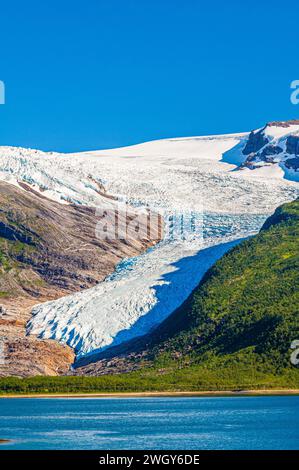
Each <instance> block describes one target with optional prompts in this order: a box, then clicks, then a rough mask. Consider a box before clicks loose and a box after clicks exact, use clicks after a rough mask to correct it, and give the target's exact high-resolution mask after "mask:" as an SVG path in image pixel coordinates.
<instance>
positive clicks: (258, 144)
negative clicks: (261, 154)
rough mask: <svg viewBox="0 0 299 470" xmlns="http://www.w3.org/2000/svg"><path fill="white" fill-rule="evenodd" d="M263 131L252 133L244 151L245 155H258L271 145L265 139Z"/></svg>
mask: <svg viewBox="0 0 299 470" xmlns="http://www.w3.org/2000/svg"><path fill="white" fill-rule="evenodd" d="M263 131H264V129H261V130H260V131H258V132H254V131H252V132H251V133H250V134H249V138H248V141H247V143H246V145H245V147H244V149H243V151H242V153H243V155H250V154H251V153H256V152H258V151H259V150H261V149H262V148H263V147H264V146H265V145H267V144H268V143H269V140H268V139H267V138H266V137H265V135H264V133H263Z"/></svg>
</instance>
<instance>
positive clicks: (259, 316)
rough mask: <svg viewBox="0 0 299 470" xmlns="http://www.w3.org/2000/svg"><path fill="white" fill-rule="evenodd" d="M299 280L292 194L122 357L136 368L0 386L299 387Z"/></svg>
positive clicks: (298, 230)
mask: <svg viewBox="0 0 299 470" xmlns="http://www.w3.org/2000/svg"><path fill="white" fill-rule="evenodd" d="M298 287H299V200H297V201H295V202H292V203H289V204H285V205H283V206H282V207H280V208H279V209H277V210H276V212H275V214H274V215H273V216H272V217H270V218H269V219H268V220H267V221H266V223H265V225H264V227H263V228H262V230H261V232H260V233H259V234H258V235H256V236H255V237H252V238H250V239H248V240H246V241H244V242H242V243H241V244H240V245H238V246H236V247H235V248H233V249H232V250H231V251H230V252H228V253H227V254H226V255H224V256H223V257H222V258H221V259H220V260H219V261H218V262H217V263H216V264H215V265H214V266H213V267H212V268H211V269H210V270H209V271H208V272H207V273H206V275H205V277H204V279H203V280H202V282H201V283H200V285H199V287H198V288H197V289H196V290H195V291H194V292H193V294H192V296H191V297H190V298H189V299H188V300H187V301H186V302H185V304H184V305H183V306H182V307H181V308H180V309H178V310H177V311H176V312H174V313H173V314H172V315H171V316H170V317H169V318H168V319H167V320H166V321H165V322H164V323H163V324H162V325H161V326H160V327H159V328H158V329H157V330H156V331H155V332H154V333H153V334H152V335H151V336H150V337H147V338H146V342H145V343H144V344H146V347H145V348H144V350H143V351H141V352H140V351H139V352H138V354H137V353H136V354H129V355H128V356H127V359H126V358H124V357H122V361H123V360H127V361H128V364H130V363H132V362H133V363H134V361H135V362H136V364H137V365H138V367H140V368H139V369H138V370H136V371H134V372H130V373H127V374H117V375H109V376H107V375H106V376H105V375H104V376H100V377H82V376H81V377H60V378H58V379H55V380H54V379H52V378H48V379H46V378H38V379H36V378H34V379H27V381H17V379H3V380H2V381H1V382H0V384H1V390H2V392H5V391H15V390H19V391H20V392H23V393H24V392H35V391H37V392H44V391H49V392H51V391H52V392H75V391H81V392H84V391H85V392H89V391H90V392H91V391H105V392H109V391H111V392H113V391H153V390H169V391H172V390H178V391H179V390H181V391H184V390H190V391H192V390H225V389H242V388H248V389H250V388H251V389H255V388H293V389H294V388H297V389H299V369H298V368H297V367H294V366H293V365H292V364H291V362H290V354H291V350H290V345H291V342H292V341H293V340H295V339H299V289H298ZM143 364H144V366H143V367H142V365H143ZM94 367H95V369H94V373H96V364H95V365H94ZM116 371H117V367H116ZM101 373H102V371H101ZM10 380H11V381H12V382H9V381H10Z"/></svg>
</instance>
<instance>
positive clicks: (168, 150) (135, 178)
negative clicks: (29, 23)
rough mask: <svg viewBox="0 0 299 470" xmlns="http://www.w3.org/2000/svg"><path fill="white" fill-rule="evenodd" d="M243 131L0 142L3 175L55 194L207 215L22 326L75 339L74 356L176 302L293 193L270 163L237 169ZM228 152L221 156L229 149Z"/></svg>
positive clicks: (127, 335)
mask: <svg viewBox="0 0 299 470" xmlns="http://www.w3.org/2000/svg"><path fill="white" fill-rule="evenodd" d="M246 138H247V134H236V135H227V136H208V137H192V138H181V139H165V140H162V141H154V142H148V143H145V144H140V145H136V146H131V147H126V148H122V149H113V150H105V151H96V152H85V153H81V154H69V155H66V154H57V153H51V154H49V153H43V152H38V151H32V150H24V149H14V148H7V147H5V148H4V147H3V148H0V179H3V180H5V181H9V182H11V183H13V184H17V185H18V184H19V183H20V182H23V183H24V182H25V183H26V184H28V185H29V186H30V187H32V188H33V189H35V190H36V191H41V192H42V194H43V195H44V196H46V197H49V198H53V199H55V200H58V201H60V202H62V203H76V204H86V205H90V206H101V207H102V206H103V203H104V202H105V203H106V204H108V203H110V204H111V206H113V204H114V201H113V199H111V198H110V196H111V195H112V196H116V197H117V198H118V199H120V200H127V201H128V202H129V203H130V204H132V205H134V206H147V207H150V208H152V209H153V210H160V211H162V213H164V214H165V217H166V215H167V214H171V213H178V214H185V213H190V212H194V213H196V214H199V213H200V214H202V213H203V214H206V215H205V216H204V217H205V220H204V224H203V230H200V231H199V232H201V233H198V236H194V234H192V236H191V237H187V239H186V240H184V239H179V238H178V239H176V238H174V239H168V238H166V239H165V240H164V241H163V242H161V243H160V244H159V245H157V246H156V247H155V248H153V249H151V250H149V251H148V252H147V253H145V254H143V255H141V256H140V257H138V258H137V259H133V260H127V261H125V262H123V263H122V264H121V265H120V266H118V268H117V270H116V272H115V273H114V274H113V275H112V276H109V277H108V278H107V279H106V281H104V282H102V283H100V284H99V285H98V286H96V287H94V288H93V289H90V290H87V291H83V292H79V293H77V294H74V295H70V296H67V297H64V298H61V299H59V300H56V301H54V302H47V303H44V304H40V305H37V306H36V307H35V308H34V309H33V312H32V318H31V320H30V321H29V323H28V327H27V332H28V333H30V334H35V335H38V336H40V337H42V338H52V339H56V340H58V341H61V342H65V343H67V344H69V345H70V346H72V347H73V348H75V350H76V352H77V355H78V357H80V356H81V357H82V356H83V355H86V354H90V353H94V352H95V351H98V350H102V349H103V348H107V347H109V346H112V345H116V344H119V343H121V342H123V341H126V340H128V339H131V338H133V337H134V336H138V335H141V334H144V333H146V332H148V331H149V330H150V329H151V328H153V327H154V326H155V325H156V324H157V323H159V322H161V321H162V320H163V319H164V318H166V317H167V316H168V315H169V314H170V313H171V312H172V311H173V310H174V309H175V308H176V307H178V306H179V305H180V304H181V303H182V302H183V301H184V300H185V299H186V298H187V296H188V295H189V294H190V293H191V291H192V290H193V289H194V287H195V286H196V285H197V284H198V282H199V281H200V279H201V278H202V276H203V274H204V273H205V271H206V270H207V269H208V268H209V267H210V266H211V265H212V264H213V263H214V261H216V260H217V259H218V258H219V257H220V256H222V254H223V253H225V251H226V250H228V249H229V248H230V247H231V246H233V245H234V244H235V243H237V241H238V240H239V239H240V238H242V237H247V236H248V235H251V234H252V233H255V232H256V231H257V230H258V229H259V228H260V226H261V224H262V222H263V220H264V216H265V214H269V213H271V212H272V211H273V210H274V209H275V207H276V206H278V205H279V204H281V203H283V202H285V201H288V200H292V199H294V198H295V197H296V196H297V195H298V184H296V183H295V182H291V181H287V180H286V179H283V178H281V177H280V176H281V175H280V174H278V173H277V172H276V173H275V172H267V168H265V171H264V172H263V173H262V174H261V173H259V177H258V178H256V177H254V174H255V173H254V171H253V172H245V171H234V170H235V169H236V166H237V163H234V158H235V157H234V158H233V157H232V155H233V154H234V152H235V153H236V154H237V153H238V150H239V148H240V147H242V145H243V142H245V139H246ZM230 151H231V152H232V153H231V156H230V158H231V159H230V158H227V159H226V158H225V155H227V152H230Z"/></svg>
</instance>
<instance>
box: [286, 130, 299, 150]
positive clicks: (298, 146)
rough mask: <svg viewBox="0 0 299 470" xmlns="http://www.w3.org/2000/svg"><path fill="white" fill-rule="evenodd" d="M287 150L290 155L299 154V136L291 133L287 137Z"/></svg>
mask: <svg viewBox="0 0 299 470" xmlns="http://www.w3.org/2000/svg"><path fill="white" fill-rule="evenodd" d="M286 152H287V153H289V154H290V155H299V136H296V135H290V136H289V137H288V138H287V142H286Z"/></svg>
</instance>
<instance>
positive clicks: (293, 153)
mask: <svg viewBox="0 0 299 470" xmlns="http://www.w3.org/2000/svg"><path fill="white" fill-rule="evenodd" d="M242 154H243V155H244V156H245V160H244V162H243V163H242V164H241V168H250V169H251V170H253V169H257V168H259V167H262V166H264V165H267V164H270V165H275V164H276V165H277V164H279V165H281V167H282V168H283V169H284V170H285V171H286V172H288V171H289V170H290V171H291V172H292V173H293V177H296V176H298V178H299V173H298V170H299V120H296V119H295V120H292V121H282V122H269V123H268V124H266V126H265V127H263V128H262V129H259V130H257V131H252V132H251V133H250V134H249V137H248V140H247V142H246V144H245V146H244V148H243V150H242Z"/></svg>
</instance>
